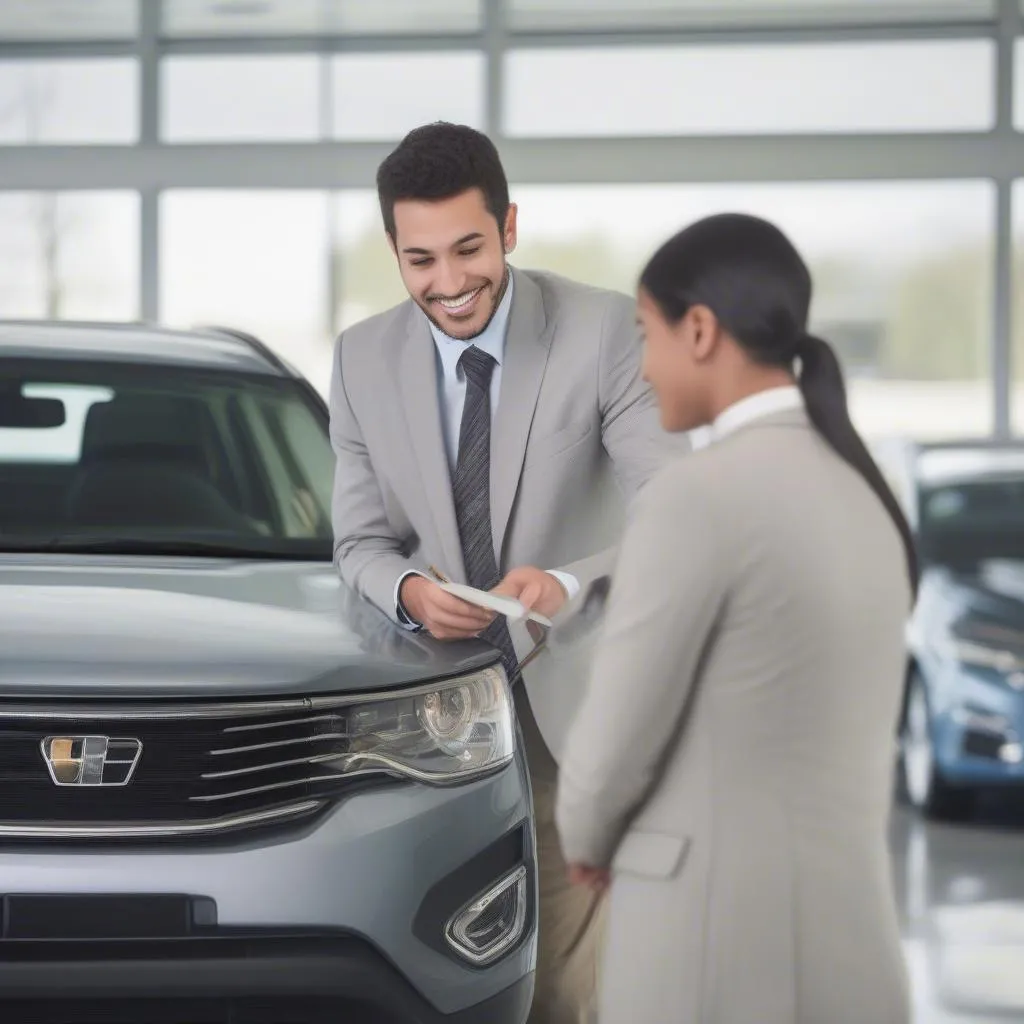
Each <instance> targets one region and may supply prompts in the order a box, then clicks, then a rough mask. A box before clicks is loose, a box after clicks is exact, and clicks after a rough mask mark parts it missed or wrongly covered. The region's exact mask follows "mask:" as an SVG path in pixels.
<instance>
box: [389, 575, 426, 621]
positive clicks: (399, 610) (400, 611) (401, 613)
mask: <svg viewBox="0 0 1024 1024" xmlns="http://www.w3.org/2000/svg"><path fill="white" fill-rule="evenodd" d="M410 576H422V577H423V578H424V579H427V578H428V577H427V576H426V574H425V573H422V572H419V571H418V570H416V569H410V570H409V572H403V573H402V575H401V576H399V577H398V582H397V583H396V584H395V615H396V616H397V617H398V624H399V625H400V626H401V627H402V629H408V630H409V631H410V632H413V633H415V632H416V631H417V630H420V629H422V628H423V626H422V625H421V624H420V623H419V622H414V621H413V620H412V619H411V618H409V616H408V615H406V613H405V609H404V608H403V607H402V602H401V600H400V599H399V596H398V595H399V594H400V593H401V590H402V584H403V583H404V582H405V580H406V579H408V578H409V577H410Z"/></svg>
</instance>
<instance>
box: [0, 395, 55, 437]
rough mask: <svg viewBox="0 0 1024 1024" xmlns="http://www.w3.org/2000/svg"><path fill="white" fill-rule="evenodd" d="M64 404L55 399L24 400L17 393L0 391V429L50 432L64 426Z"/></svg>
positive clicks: (24, 398) (23, 397) (22, 396)
mask: <svg viewBox="0 0 1024 1024" xmlns="http://www.w3.org/2000/svg"><path fill="white" fill-rule="evenodd" d="M65 420H66V416H65V413H64V403H63V402H62V401H60V399H57V398H26V397H25V396H24V395H22V394H20V393H19V392H17V391H8V390H3V391H0V427H9V428H14V429H16V430H50V429H53V428H55V427H62V426H64V423H65Z"/></svg>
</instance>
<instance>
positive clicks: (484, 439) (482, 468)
mask: <svg viewBox="0 0 1024 1024" xmlns="http://www.w3.org/2000/svg"><path fill="white" fill-rule="evenodd" d="M496 365H497V364H496V362H495V360H494V358H493V357H492V356H489V355H488V354H487V353H486V352H484V351H482V350H481V349H478V348H477V347H476V346H475V345H471V346H470V347H469V348H467V349H466V351H465V352H463V353H462V355H461V356H460V357H459V366H460V367H461V369H462V372H463V373H464V374H465V375H466V403H465V405H464V406H463V409H462V425H461V427H460V428H459V457H458V462H457V463H456V466H455V475H454V477H453V479H452V496H453V498H454V499H455V519H456V522H457V523H458V527H459V539H460V541H461V542H462V558H463V561H464V562H465V563H466V576H467V578H468V582H469V584H470V586H472V587H476V588H477V589H478V590H490V589H491V588H492V587H494V586H495V585H496V584H497V583H498V582H499V581H500V580H501V574H500V573H499V571H498V564H497V561H496V560H495V557H494V535H493V533H492V532H491V376H492V375H493V373H494V367H495V366H496ZM481 637H482V638H483V639H484V640H487V641H488V642H489V643H491V644H493V645H494V646H495V647H497V648H498V650H500V651H501V657H502V663H503V664H504V666H505V671H506V673H508V677H509V679H510V680H511V679H512V677H513V674H514V672H515V670H516V666H517V665H518V660H517V659H516V652H515V648H514V647H513V646H512V637H511V636H509V632H508V624H507V623H506V621H505V618H504V616H502V615H499V616H497V617H496V618H495V619H494V621H493V622H492V623H491V624H490V626H488V627H487V629H485V630H484V632H483V633H482V634H481Z"/></svg>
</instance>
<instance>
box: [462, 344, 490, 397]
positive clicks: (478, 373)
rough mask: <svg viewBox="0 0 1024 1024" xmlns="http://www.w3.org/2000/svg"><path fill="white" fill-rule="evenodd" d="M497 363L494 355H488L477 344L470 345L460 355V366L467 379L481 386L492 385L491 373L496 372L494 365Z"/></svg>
mask: <svg viewBox="0 0 1024 1024" xmlns="http://www.w3.org/2000/svg"><path fill="white" fill-rule="evenodd" d="M497 365H498V364H497V362H496V360H495V358H494V356H491V355H488V354H487V353H486V352H484V351H483V349H479V348H477V347H476V345H470V346H469V348H467V349H466V351H465V352H463V353H462V355H461V356H459V366H460V367H461V368H462V372H463V373H464V374H465V375H466V380H467V381H472V383H474V384H476V385H477V386H478V387H481V388H486V387H489V386H490V383H491V375H492V374H493V373H494V367H495V366H497Z"/></svg>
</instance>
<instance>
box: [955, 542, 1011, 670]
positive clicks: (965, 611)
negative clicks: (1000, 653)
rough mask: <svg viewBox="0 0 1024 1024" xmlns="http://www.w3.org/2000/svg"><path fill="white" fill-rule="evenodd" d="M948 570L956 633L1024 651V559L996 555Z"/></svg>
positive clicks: (966, 637) (1009, 648) (967, 637)
mask: <svg viewBox="0 0 1024 1024" xmlns="http://www.w3.org/2000/svg"><path fill="white" fill-rule="evenodd" d="M945 573H946V574H948V575H947V578H948V580H949V582H950V584H951V588H950V590H949V594H950V596H951V597H952V598H953V602H952V607H951V609H950V611H951V614H952V621H951V626H952V631H953V633H954V634H958V635H961V636H963V637H964V638H965V639H970V640H975V641H979V642H983V643H985V642H988V643H991V644H993V645H996V646H999V647H1005V648H1006V649H1008V650H1012V651H1014V652H1015V653H1022V654H1024V562H1021V561H1016V560H1013V561H1011V560H995V559H994V560H990V561H985V562H981V563H980V564H978V565H977V566H976V567H975V568H973V569H971V570H970V571H963V570H962V571H952V570H945Z"/></svg>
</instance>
